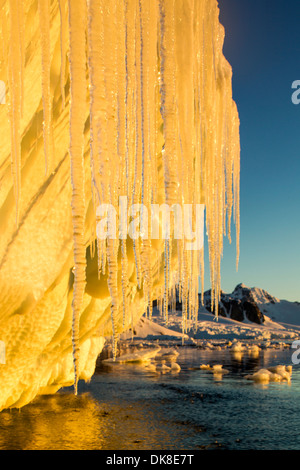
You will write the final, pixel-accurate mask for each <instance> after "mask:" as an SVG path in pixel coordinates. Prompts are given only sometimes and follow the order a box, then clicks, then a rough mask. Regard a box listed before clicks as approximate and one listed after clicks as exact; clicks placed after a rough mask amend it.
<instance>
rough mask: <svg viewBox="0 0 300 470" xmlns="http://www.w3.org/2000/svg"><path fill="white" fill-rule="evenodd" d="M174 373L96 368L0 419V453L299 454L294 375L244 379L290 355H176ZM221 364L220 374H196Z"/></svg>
mask: <svg viewBox="0 0 300 470" xmlns="http://www.w3.org/2000/svg"><path fill="white" fill-rule="evenodd" d="M178 351H179V353H180V354H179V356H178V358H177V362H178V363H179V364H180V366H181V371H180V372H179V373H170V372H167V373H164V374H162V373H159V374H158V373H157V372H155V370H154V369H153V368H149V367H146V366H145V365H134V364H118V365H116V364H114V365H112V366H108V365H105V364H104V363H101V364H100V365H99V366H98V367H97V370H96V373H95V375H94V377H93V379H92V380H91V382H90V383H89V384H85V383H80V387H79V392H80V395H79V396H77V397H75V396H74V395H73V394H72V390H71V389H66V390H63V391H62V392H60V393H57V394H56V395H53V396H42V397H39V398H37V399H36V400H35V401H34V402H33V403H31V404H30V405H27V406H26V407H24V408H22V409H21V410H20V411H19V410H15V409H13V410H5V411H3V412H2V413H0V449H99V450H101V449H106V450H122V449H127V450H132V449H136V450H138V449H139V450H142V449H148V450H155V449H157V450H159V449H161V450H172V449H174V450H177V449H178V450H179V449H181V450H182V449H186V450H187V449H194V450H197V449H205V448H220V449H222V448H225V449H226V448H227V449H299V448H300V438H299V436H298V435H297V433H296V432H295V430H297V429H299V425H300V405H299V392H300V373H299V369H298V368H297V366H294V368H293V375H292V382H291V384H287V383H270V384H268V385H258V384H254V383H253V382H249V381H247V380H246V379H245V378H244V376H245V375H247V374H249V373H252V372H253V371H255V370H257V369H259V368H265V367H269V366H272V365H276V364H291V359H290V358H291V353H290V351H274V350H270V351H260V352H259V354H251V353H247V354H240V355H238V354H237V353H236V354H232V353H229V352H224V351H203V350H199V349H196V348H186V347H185V348H179V349H178ZM201 364H210V365H211V366H213V365H215V364H222V365H223V368H224V369H226V370H227V371H228V372H227V373H224V374H223V373H212V372H211V371H205V370H200V369H199V366H200V365H201Z"/></svg>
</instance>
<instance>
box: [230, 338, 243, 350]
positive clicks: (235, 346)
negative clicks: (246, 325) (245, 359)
mask: <svg viewBox="0 0 300 470" xmlns="http://www.w3.org/2000/svg"><path fill="white" fill-rule="evenodd" d="M243 350H244V346H243V344H242V343H240V342H239V341H237V342H236V343H234V344H232V346H231V348H230V351H232V352H240V351H243Z"/></svg>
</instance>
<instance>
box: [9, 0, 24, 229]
mask: <svg viewBox="0 0 300 470" xmlns="http://www.w3.org/2000/svg"><path fill="white" fill-rule="evenodd" d="M9 18H10V38H9V44H10V49H9V92H10V108H9V109H10V112H9V115H10V127H11V163H12V176H13V182H14V194H15V201H16V225H17V226H18V224H19V211H20V198H21V136H20V120H21V108H22V104H21V103H22V78H21V76H22V57H21V53H20V51H21V45H20V39H21V38H20V31H19V11H18V1H17V0H10V1H9Z"/></svg>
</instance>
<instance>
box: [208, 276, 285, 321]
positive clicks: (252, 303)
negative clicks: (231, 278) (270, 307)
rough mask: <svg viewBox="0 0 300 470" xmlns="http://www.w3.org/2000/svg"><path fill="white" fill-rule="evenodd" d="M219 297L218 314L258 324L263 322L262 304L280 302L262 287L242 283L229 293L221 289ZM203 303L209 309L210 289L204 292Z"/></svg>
mask: <svg viewBox="0 0 300 470" xmlns="http://www.w3.org/2000/svg"><path fill="white" fill-rule="evenodd" d="M220 297H221V299H220V303H219V312H220V315H222V316H225V317H230V318H232V319H234V320H237V321H244V320H249V321H251V322H254V323H258V324H262V323H263V322H264V315H263V306H264V305H266V304H276V303H279V302H280V300H279V299H277V298H276V297H273V296H272V295H271V294H269V293H268V292H267V291H265V290H264V289H260V288H258V287H247V286H246V285H245V284H244V283H240V284H238V285H237V286H236V287H235V288H234V290H233V291H232V293H230V294H226V293H224V292H222V291H221V295H220ZM204 305H205V308H206V309H207V310H211V290H208V291H206V292H205V293H204Z"/></svg>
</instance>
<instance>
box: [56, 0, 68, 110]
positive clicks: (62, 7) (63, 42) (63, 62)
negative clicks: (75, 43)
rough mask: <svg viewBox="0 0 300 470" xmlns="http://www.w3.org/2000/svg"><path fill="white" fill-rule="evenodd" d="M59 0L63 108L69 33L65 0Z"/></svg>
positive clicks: (63, 103)
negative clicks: (67, 32) (66, 23)
mask: <svg viewBox="0 0 300 470" xmlns="http://www.w3.org/2000/svg"><path fill="white" fill-rule="evenodd" d="M58 1H59V13H60V57H61V65H60V89H61V98H62V105H63V108H64V107H65V105H66V97H65V72H66V55H67V51H66V42H67V35H66V26H65V0H58Z"/></svg>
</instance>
